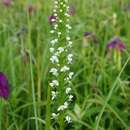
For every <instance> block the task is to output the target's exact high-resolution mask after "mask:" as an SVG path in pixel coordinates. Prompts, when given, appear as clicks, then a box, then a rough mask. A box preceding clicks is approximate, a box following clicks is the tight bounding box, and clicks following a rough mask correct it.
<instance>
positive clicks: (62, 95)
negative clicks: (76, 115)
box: [46, 0, 74, 130]
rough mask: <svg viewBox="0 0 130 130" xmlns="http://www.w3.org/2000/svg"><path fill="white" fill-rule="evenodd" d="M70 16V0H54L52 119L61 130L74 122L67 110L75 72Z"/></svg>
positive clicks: (51, 83) (51, 44) (51, 73)
mask: <svg viewBox="0 0 130 130" xmlns="http://www.w3.org/2000/svg"><path fill="white" fill-rule="evenodd" d="M69 17H70V15H69V6H68V0H54V9H53V17H52V19H51V21H54V22H55V23H53V25H52V30H51V31H50V33H51V35H52V39H51V41H50V53H51V56H50V62H51V68H50V70H49V73H50V75H51V80H50V83H49V87H50V90H51V108H52V109H51V119H52V120H53V121H55V122H56V124H57V123H58V124H59V129H60V130H63V129H64V127H65V124H67V123H71V122H72V120H71V117H70V116H69V115H67V112H66V111H67V109H68V107H69V105H70V103H71V102H72V100H73V95H72V91H71V90H72V89H71V79H72V76H73V74H74V73H73V72H71V69H70V66H71V64H72V58H73V54H72V53H71V47H72V41H71V37H70V30H71V26H70V19H69ZM53 18H54V19H53ZM53 124H54V123H53ZM54 127H55V126H54ZM46 129H47V128H46Z"/></svg>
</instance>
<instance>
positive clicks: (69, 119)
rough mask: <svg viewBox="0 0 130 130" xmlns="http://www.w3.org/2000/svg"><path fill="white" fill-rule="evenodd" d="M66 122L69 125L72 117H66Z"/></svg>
mask: <svg viewBox="0 0 130 130" xmlns="http://www.w3.org/2000/svg"><path fill="white" fill-rule="evenodd" d="M65 121H66V122H67V123H68V124H69V123H71V122H72V119H71V117H70V116H66V117H65Z"/></svg>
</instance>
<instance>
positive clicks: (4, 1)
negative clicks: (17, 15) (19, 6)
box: [2, 0, 12, 6]
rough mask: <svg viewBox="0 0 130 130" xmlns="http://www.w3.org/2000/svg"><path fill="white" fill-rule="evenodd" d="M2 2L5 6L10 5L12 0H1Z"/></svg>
mask: <svg viewBox="0 0 130 130" xmlns="http://www.w3.org/2000/svg"><path fill="white" fill-rule="evenodd" d="M2 3H3V4H4V5H5V6H10V5H11V3H12V0H3V1H2Z"/></svg>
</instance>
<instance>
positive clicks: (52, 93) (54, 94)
mask: <svg viewBox="0 0 130 130" xmlns="http://www.w3.org/2000/svg"><path fill="white" fill-rule="evenodd" d="M51 96H52V98H51V99H52V100H54V99H55V98H56V97H57V92H55V91H52V92H51Z"/></svg>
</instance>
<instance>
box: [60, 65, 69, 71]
mask: <svg viewBox="0 0 130 130" xmlns="http://www.w3.org/2000/svg"><path fill="white" fill-rule="evenodd" d="M69 70H70V68H69V67H67V66H63V67H62V68H61V70H60V71H61V72H66V71H69Z"/></svg>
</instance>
